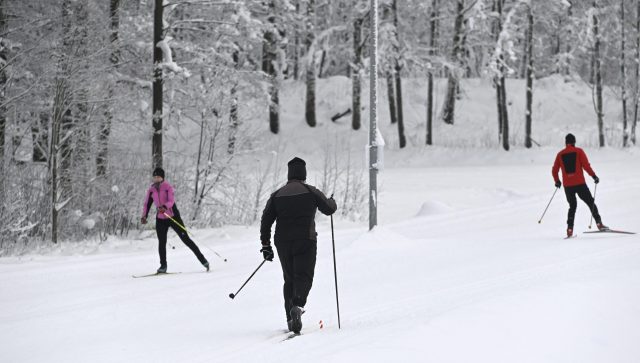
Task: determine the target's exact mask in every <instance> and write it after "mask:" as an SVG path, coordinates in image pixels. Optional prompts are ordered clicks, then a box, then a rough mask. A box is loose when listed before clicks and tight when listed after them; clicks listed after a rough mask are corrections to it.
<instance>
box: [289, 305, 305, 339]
mask: <svg viewBox="0 0 640 363" xmlns="http://www.w3.org/2000/svg"><path fill="white" fill-rule="evenodd" d="M290 314H291V331H292V332H294V333H296V334H300V330H302V314H304V309H303V308H301V307H299V306H295V305H294V306H293V307H292V308H291V311H290Z"/></svg>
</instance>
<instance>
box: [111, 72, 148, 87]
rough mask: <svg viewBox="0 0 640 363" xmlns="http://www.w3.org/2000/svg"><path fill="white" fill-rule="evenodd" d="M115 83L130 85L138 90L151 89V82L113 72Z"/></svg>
mask: <svg viewBox="0 0 640 363" xmlns="http://www.w3.org/2000/svg"><path fill="white" fill-rule="evenodd" d="M115 76H116V82H122V83H132V84H135V85H137V86H138V87H140V88H151V85H152V82H151V81H147V80H145V79H141V78H136V77H131V76H128V75H126V74H122V73H120V72H115Z"/></svg>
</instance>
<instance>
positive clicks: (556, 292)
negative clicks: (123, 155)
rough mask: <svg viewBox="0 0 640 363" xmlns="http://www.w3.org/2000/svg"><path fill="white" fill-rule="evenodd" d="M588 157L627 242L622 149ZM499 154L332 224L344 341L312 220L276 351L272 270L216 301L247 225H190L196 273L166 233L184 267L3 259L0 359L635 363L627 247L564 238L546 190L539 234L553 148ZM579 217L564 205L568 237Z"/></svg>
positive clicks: (152, 261)
mask: <svg viewBox="0 0 640 363" xmlns="http://www.w3.org/2000/svg"><path fill="white" fill-rule="evenodd" d="M587 152H588V153H589V155H590V157H591V159H592V163H593V166H594V168H595V170H596V171H597V172H598V174H599V175H600V177H601V179H602V182H601V184H600V185H599V188H598V195H597V201H598V206H599V208H600V210H601V212H602V215H603V217H604V221H605V222H606V223H608V224H610V225H611V227H615V228H619V229H624V230H634V231H638V230H640V224H639V223H638V215H640V207H639V206H638V204H637V203H635V202H634V201H637V200H640V161H639V159H638V155H637V151H636V150H633V151H630V152H621V151H615V150H602V151H598V150H587ZM461 153H462V152H461ZM513 154H515V156H509V157H506V158H495V157H493V156H492V155H489V158H488V159H487V160H490V161H491V162H486V163H485V164H484V165H483V164H482V163H480V162H479V161H477V160H476V161H474V162H473V164H474V165H462V166H460V165H456V164H455V160H456V159H457V158H461V157H462V156H461V155H455V154H452V155H451V156H450V158H449V160H450V162H451V163H453V164H450V165H445V166H441V165H425V166H415V165H406V166H400V167H392V168H391V167H390V168H388V169H386V170H385V171H384V172H382V173H381V174H380V178H381V185H382V188H381V192H380V195H379V199H380V200H379V202H380V223H381V225H380V226H379V227H378V228H376V229H375V230H374V231H373V232H367V231H366V229H365V227H364V226H363V224H358V223H355V224H354V223H348V222H345V221H343V220H342V219H341V218H340V217H339V216H337V217H336V219H335V226H336V253H337V261H338V274H339V275H338V276H339V288H340V303H341V305H340V307H341V319H342V330H338V328H337V318H336V312H335V309H336V306H335V295H334V290H333V264H332V261H333V260H332V255H331V232H330V229H329V224H328V220H327V219H326V218H320V219H319V237H320V240H319V251H318V254H319V256H318V263H317V268H316V279H315V282H314V287H313V289H312V291H311V295H310V297H309V303H308V305H307V307H306V308H307V312H306V313H305V315H303V318H304V324H305V326H304V328H303V335H302V336H300V337H296V338H295V339H293V340H290V341H286V342H281V340H283V339H284V338H285V337H286V335H285V334H284V332H283V329H284V328H285V327H286V324H285V321H284V313H283V311H282V310H283V309H282V300H281V283H282V277H281V272H280V267H279V265H278V263H277V262H274V263H267V264H265V266H263V268H262V269H261V270H260V271H259V272H258V273H257V274H256V276H255V277H254V279H253V280H252V281H250V282H249V284H248V285H247V286H246V287H245V289H244V290H243V291H241V292H240V294H238V296H237V297H236V298H235V300H231V299H229V297H228V294H229V293H230V292H235V291H236V290H237V288H238V287H239V286H240V285H241V284H242V283H243V282H244V280H245V279H246V278H247V277H248V276H249V274H250V273H251V272H252V271H253V269H255V267H257V265H258V264H259V263H260V254H259V252H258V250H259V242H258V235H259V234H258V228H257V226H252V227H226V228H224V229H209V230H200V231H196V233H195V234H196V235H197V238H196V241H197V242H198V243H199V245H200V247H201V249H202V250H203V252H204V253H205V255H206V256H207V257H208V258H209V260H210V261H211V262H212V265H213V269H212V272H210V273H191V272H199V271H202V268H201V266H200V265H199V264H198V263H197V260H196V259H195V257H194V256H193V255H192V254H191V253H190V251H188V250H187V249H186V247H184V246H183V245H182V244H181V243H180V241H179V240H178V239H177V237H176V236H175V235H171V238H170V241H169V242H170V243H171V244H173V245H175V246H176V249H175V250H172V249H169V252H168V253H169V270H170V271H181V272H183V273H182V274H178V275H169V276H161V277H149V278H144V279H133V278H131V275H132V274H144V273H151V272H153V271H154V270H155V268H157V252H156V244H155V243H156V242H155V238H154V235H153V233H152V231H151V230H147V231H144V232H143V235H142V236H141V238H142V239H131V240H126V241H121V240H115V239H114V240H109V241H108V242H106V243H104V244H99V243H95V244H93V246H92V245H91V244H88V245H85V247H84V248H85V249H84V250H79V247H74V245H70V244H62V245H61V246H58V247H57V248H50V249H49V250H46V251H41V252H40V253H37V254H36V253H32V254H28V255H24V256H20V257H7V258H3V259H1V260H0V326H1V327H2V328H1V329H0V341H2V342H3V349H1V350H0V361H2V362H42V361H48V362H89V361H90V362H115V361H120V362H122V361H128V362H177V361H185V362H230V361H231V362H282V361H286V360H289V359H296V360H304V361H306V362H352V361H372V362H388V361H398V362H400V361H414V362H418V361H419V362H424V361H433V362H469V361H473V362H570V361H572V362H637V361H638V359H640V345H638V344H637V342H638V341H640V308H639V307H640V288H639V286H640V264H639V263H638V261H640V238H638V236H637V235H634V236H623V235H586V234H582V233H579V236H578V238H574V239H571V240H563V239H562V237H563V234H564V220H565V214H566V201H565V200H564V199H563V195H561V193H558V195H557V196H556V200H554V201H553V203H552V205H551V207H550V209H549V212H548V214H547V216H545V219H544V220H543V223H542V225H539V224H538V223H537V221H538V218H539V216H540V213H541V212H542V210H543V208H544V206H545V204H546V202H547V201H548V198H549V197H550V196H551V193H552V192H553V183H552V179H551V176H550V167H551V161H552V160H553V157H554V152H553V150H550V149H549V150H543V151H536V152H535V153H533V152H525V151H515V152H514V153H513ZM538 154H540V155H542V156H544V157H539V158H538V157H537V156H536V155H538ZM509 155H512V154H511V153H510V154H509ZM468 156H469V160H470V161H473V160H474V157H473V155H472V153H469V154H468ZM511 158H514V160H515V159H518V160H520V162H519V163H513V162H512V161H511ZM531 159H533V160H531ZM538 159H540V160H538ZM496 160H497V161H496ZM588 217H589V216H588V214H587V213H586V208H585V206H584V205H583V204H579V206H578V215H577V219H576V230H577V231H578V232H582V231H583V230H587V225H588V222H589V218H588ZM91 246H92V247H91ZM211 249H214V250H216V251H217V252H219V253H220V254H222V255H223V256H225V257H226V258H228V259H229V262H228V263H224V262H222V261H221V260H220V259H219V258H217V257H216V256H215V255H214V253H213V252H212V251H211ZM320 320H322V321H323V322H324V328H323V329H320V328H319V322H320Z"/></svg>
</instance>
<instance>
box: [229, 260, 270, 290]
mask: <svg viewBox="0 0 640 363" xmlns="http://www.w3.org/2000/svg"><path fill="white" fill-rule="evenodd" d="M265 262H267V260H262V263H260V266H258V268H257V269H256V270H255V271H253V273H252V274H251V276H249V278H248V279H247V281H245V282H244V284H242V286H240V288H239V289H238V291H236V293H235V294H234V293H230V294H229V297H230V298H231V299H233V298H235V297H236V295H238V294H239V293H240V290H242V288H243V287H244V285H246V284H247V282H249V280H251V278H252V277H253V275H255V274H256V272H258V270H259V269H260V267H262V265H264V263H265Z"/></svg>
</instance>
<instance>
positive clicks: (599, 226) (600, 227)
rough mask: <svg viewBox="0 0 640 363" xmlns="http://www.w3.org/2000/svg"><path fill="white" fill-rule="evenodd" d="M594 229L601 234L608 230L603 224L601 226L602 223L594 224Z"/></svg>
mask: <svg viewBox="0 0 640 363" xmlns="http://www.w3.org/2000/svg"><path fill="white" fill-rule="evenodd" d="M596 227H598V230H599V231H602V232H604V231H608V230H609V227H607V226H605V225H604V224H602V222H600V223H596Z"/></svg>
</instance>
